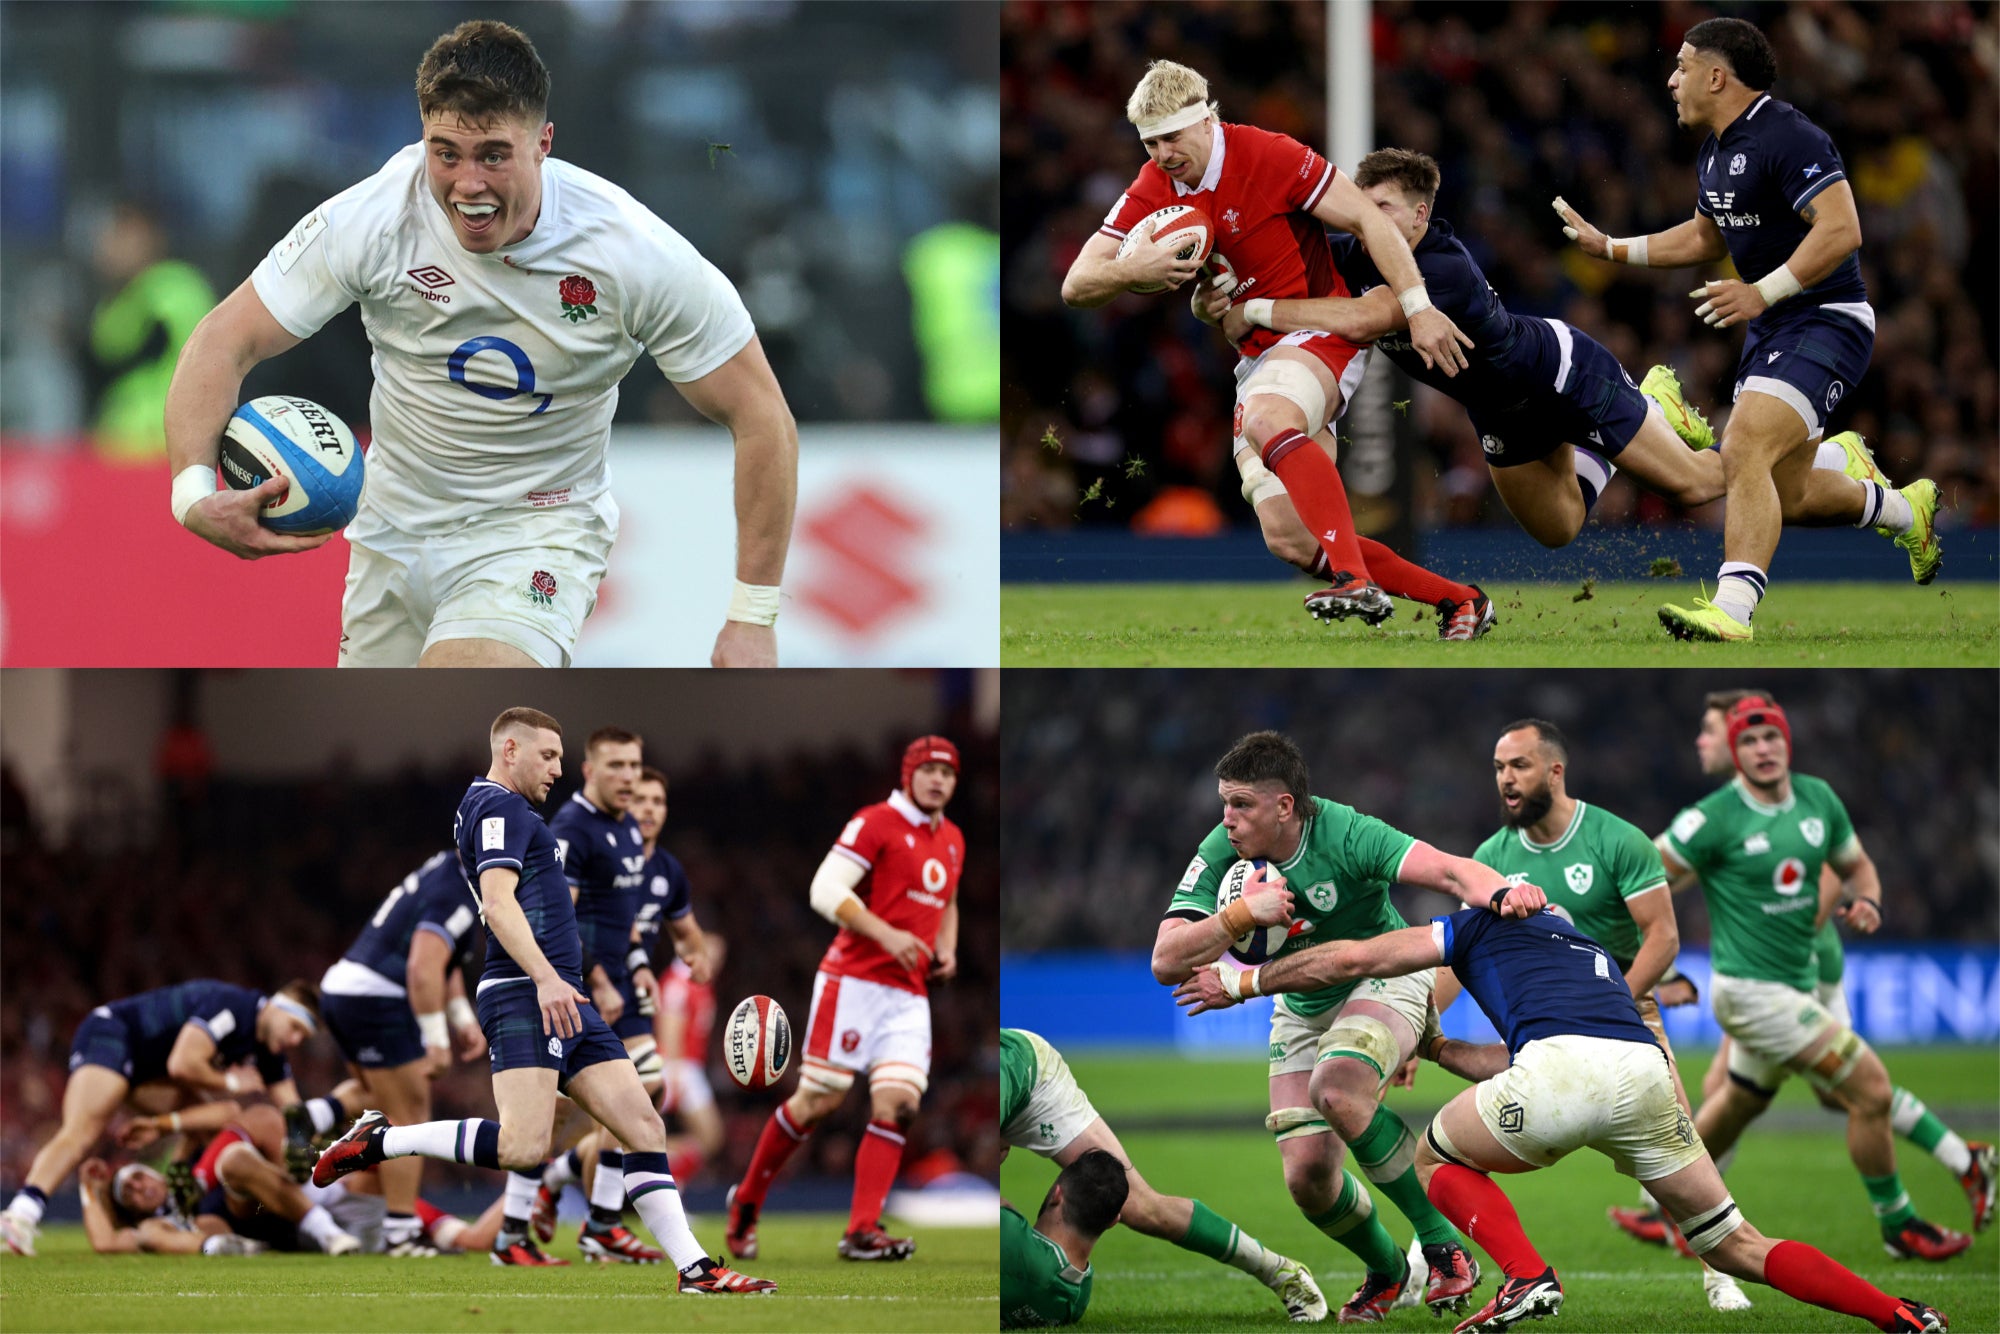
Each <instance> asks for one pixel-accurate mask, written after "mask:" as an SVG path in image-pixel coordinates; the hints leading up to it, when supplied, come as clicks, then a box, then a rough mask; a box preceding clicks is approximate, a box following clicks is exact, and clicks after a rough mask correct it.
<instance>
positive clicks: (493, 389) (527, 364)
mask: <svg viewBox="0 0 2000 1334" xmlns="http://www.w3.org/2000/svg"><path fill="white" fill-rule="evenodd" d="M482 352H498V353H500V354H501V355H502V356H504V357H506V358H507V360H509V361H511V362H513V363H514V387H513V388H512V389H505V388H502V387H501V386H499V385H491V384H474V383H473V382H472V381H471V380H468V379H466V378H465V365H466V363H467V362H469V361H471V360H472V359H473V358H474V357H476V356H478V355H479V354H480V353H482ZM444 365H445V373H446V374H447V375H449V376H451V379H452V383H454V384H457V385H462V386H463V387H465V388H467V389H470V390H471V391H472V392H473V393H475V394H477V395H479V396H480V397H481V398H491V399H497V400H499V401H501V402H505V401H506V400H507V399H510V398H518V397H519V396H520V395H522V394H526V395H527V396H528V397H530V398H539V399H541V400H542V401H541V405H540V406H538V407H537V408H536V409H535V410H534V411H533V412H531V413H529V414H528V415H529V416H531V417H539V416H541V415H542V414H543V413H544V412H547V411H548V410H549V404H550V403H552V402H554V401H555V395H554V394H538V393H536V392H535V363H534V362H532V361H529V360H528V354H527V353H526V352H523V351H522V350H521V349H520V347H519V346H518V345H516V344H514V343H510V342H508V341H507V340H506V339H504V338H501V337H499V336H498V335H495V334H482V335H481V336H480V337H478V338H468V339H466V340H465V341H464V342H463V343H460V344H459V345H458V347H457V348H456V349H455V350H453V352H452V354H451V356H450V358H449V359H447V360H446V362H445V364H444Z"/></svg>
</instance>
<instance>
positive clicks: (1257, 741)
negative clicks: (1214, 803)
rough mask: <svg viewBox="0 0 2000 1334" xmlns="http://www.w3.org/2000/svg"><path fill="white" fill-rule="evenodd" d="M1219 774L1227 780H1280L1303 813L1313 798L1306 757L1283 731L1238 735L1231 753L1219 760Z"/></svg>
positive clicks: (1216, 764)
mask: <svg viewBox="0 0 2000 1334" xmlns="http://www.w3.org/2000/svg"><path fill="white" fill-rule="evenodd" d="M1215 776H1216V777H1217V778H1219V779H1221V780H1222V781H1223V782H1225V783H1263V782H1275V783H1278V784H1279V785H1281V786H1282V787H1283V788H1284V789H1285V791H1287V792H1289V793H1291V794H1292V806H1293V808H1294V810H1295V813H1296V814H1298V815H1301V816H1303V815H1304V814H1305V812H1306V804H1307V803H1308V802H1310V801H1311V800H1312V774H1311V773H1310V772H1308V771H1307V769H1306V757H1305V756H1304V755H1302V754H1300V753H1299V748H1298V747H1297V746H1295V745H1293V744H1292V739H1291V738H1290V737H1288V736H1286V735H1284V734H1283V733H1282V732H1252V733H1250V734H1249V735H1247V736H1243V737H1239V738H1237V741H1236V744H1235V745H1233V746H1231V747H1230V748H1229V753H1228V754H1226V755H1224V756H1223V757H1222V758H1221V759H1219V760H1217V761H1216V762H1215Z"/></svg>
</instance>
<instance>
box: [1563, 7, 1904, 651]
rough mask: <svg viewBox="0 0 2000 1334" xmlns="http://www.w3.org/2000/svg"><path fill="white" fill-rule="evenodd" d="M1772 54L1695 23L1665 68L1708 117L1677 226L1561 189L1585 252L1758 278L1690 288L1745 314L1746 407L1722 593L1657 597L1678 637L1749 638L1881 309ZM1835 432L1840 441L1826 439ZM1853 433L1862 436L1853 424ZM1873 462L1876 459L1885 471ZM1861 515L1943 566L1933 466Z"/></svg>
mask: <svg viewBox="0 0 2000 1334" xmlns="http://www.w3.org/2000/svg"><path fill="white" fill-rule="evenodd" d="M1777 72H1778V66H1777V57H1776V56H1775V55H1774V54H1773V53H1772V51H1771V44H1770V43H1769V42H1768V41H1766V40H1765V38H1764V34H1763V33H1761V32H1759V31H1758V30H1757V29H1756V28H1755V27H1753V26H1752V25H1751V24H1748V23H1746V22H1744V21H1743V20H1742V19H1708V20H1706V21H1704V22H1701V23H1697V24H1696V25H1695V26H1694V27H1692V28H1690V29H1688V32H1687V38H1686V40H1685V41H1683V42H1682V43H1681V48H1680V53H1679V55H1678V57H1677V58H1676V59H1675V61H1674V72H1673V74H1672V75H1671V76H1669V78H1668V79H1667V88H1668V91H1669V92H1671V93H1672V94H1673V98H1674V104H1675V106H1676V107H1677V108H1678V119H1679V122H1680V123H1681V124H1682V125H1684V126H1687V127H1688V128H1690V129H1697V130H1706V131H1708V137H1707V138H1706V139H1705V140H1704V141H1703V142H1702V146H1701V149H1700V150H1699V152H1698V153H1697V154H1696V158H1695V172H1696V183H1697V185H1698V187H1699V189H1698V194H1697V197H1696V199H1695V213H1694V216H1693V217H1692V218H1690V219H1688V221H1686V222H1684V223H1681V224H1680V225H1679V226H1677V227H1674V228H1671V229H1670V230H1668V231H1664V232H1656V233H1653V234H1652V235H1649V236H1634V237H1609V236H1606V235H1604V233H1602V232H1600V231H1598V230H1597V229H1596V228H1595V227H1592V226H1591V225H1590V224H1589V223H1587V222H1585V221H1584V220H1583V219H1582V218H1581V217H1579V216H1578V215H1577V214H1576V213H1575V212H1574V211H1573V210H1571V209H1570V208H1569V207H1568V205H1566V204H1564V203H1563V202H1562V201H1561V200H1560V199H1558V200H1557V201H1556V211H1557V212H1558V213H1559V214H1561V215H1562V217H1563V219H1564V221H1565V223H1566V224H1567V225H1566V226H1565V227H1564V228H1563V230H1564V232H1565V233H1566V234H1567V235H1569V236H1570V238H1571V239H1573V240H1574V241H1576V243H1577V245H1578V247H1579V248H1581V249H1582V250H1583V252H1584V253H1585V254H1587V255H1592V256H1594V257H1596V258H1598V259H1608V260H1611V261H1613V262H1618V263H1625V264H1638V265H1643V266H1648V267H1651V268H1660V269H1672V268H1685V267H1687V266H1689V265H1694V264H1708V263H1713V262H1715V261H1717V260H1720V259H1725V258H1726V259H1729V260H1731V261H1732V262H1733V263H1734V265H1735V268H1736V271H1737V272H1738V273H1740V274H1758V275H1761V276H1759V277H1757V278H1756V279H1754V280H1752V281H1749V282H1740V281H1738V280H1737V279H1734V278H1718V279H1715V280H1713V281H1710V282H1706V283H1704V284H1702V285H1701V286H1700V287H1698V288H1696V289H1695V290H1694V291H1693V292H1692V293H1690V294H1689V295H1691V296H1695V297H1699V298H1701V300H1702V304H1701V305H1700V306H1699V307H1698V308H1697V309H1696V310H1695V314H1697V315H1699V316H1701V317H1702V318H1703V319H1704V320H1705V321H1707V322H1708V323H1709V324H1711V325H1714V326H1716V327H1717V328H1730V327H1732V326H1734V325H1738V324H1747V325H1748V328H1749V333H1748V336H1747V337H1746V338H1745V339H1744V340H1743V351H1742V353H1741V357H1740V360H1739V361H1738V363H1737V380H1736V394H1735V401H1736V409H1735V411H1733V412H1731V413H1730V414H1729V421H1728V423H1727V424H1726V425H1725V426H1724V427H1723V432H1722V465H1723V473H1724V477H1725V482H1726V486H1727V493H1728V508H1727V511H1726V517H1725V521H1724V522H1725V527H1724V530H1723V533H1724V536H1723V557H1724V559H1723V562H1722V569H1721V571H1720V573H1719V574H1718V575H1717V578H1716V593H1715V600H1714V601H1713V602H1711V601H1709V600H1708V599H1707V598H1705V597H1704V598H1696V599H1695V600H1694V607H1693V608H1692V609H1689V608H1684V607H1678V606H1673V605H1668V606H1664V607H1662V608H1660V622H1661V624H1663V625H1664V626H1666V627H1667V629H1668V631H1669V632H1670V633H1672V634H1673V636H1674V637H1675V638H1676V639H1708V640H1747V639H1749V638H1750V637H1751V633H1752V632H1751V628H1750V618H1751V615H1752V613H1754V612H1755V611H1756V609H1757V603H1758V602H1759V600H1760V599H1762V598H1763V596H1764V592H1765V588H1766V585H1767V583H1768V582H1769V580H1768V575H1767V571H1768V570H1769V569H1770V565H1771V557H1772V555H1773V554H1774V553H1775V552H1776V551H1777V549H1778V528H1779V525H1780V523H1781V522H1782V516H1783V514H1785V513H1787V512H1796V510H1797V508H1798V506H1799V504H1800V501H1801V497H1802V495H1803V492H1804V489H1805V486H1806V480H1807V476H1808V474H1809V473H1810V472H1811V471H1812V469H1813V464H1814V459H1815V453H1816V451H1815V448H1814V447H1815V446H1817V445H1818V444H1819V440H1820V435H1821V433H1822V432H1823V431H1824V430H1825V427H1826V419H1827V417H1828V416H1829V415H1831V413H1832V412H1833V410H1834V408H1835V407H1836V406H1837V405H1838V404H1839V402H1840V400H1841V398H1842V396H1843V395H1845V394H1846V393H1848V392H1849V391H1851V390H1852V389H1853V388H1854V386H1855V385H1856V384H1857V383H1859V382H1860V380H1861V377H1862V376H1863V375H1865V374H1867V373H1868V358H1869V353H1870V352H1871V351H1872V349H1873V348H1874V345H1875V311H1874V308H1873V307H1872V306H1870V305H1869V304H1868V289H1867V287H1866V286H1865V285H1864V284H1863V282H1862V279H1861V261H1860V250H1861V220H1860V218H1859V217H1858V216H1857V214H1856V212H1855V205H1854V191H1853V190H1852V189H1851V188H1850V187H1849V186H1848V183H1847V172H1846V169H1845V167H1844V166H1843V164H1842V162H1841V159H1840V153H1839V151H1838V150H1836V149H1835V148H1834V146H1833V141H1832V140H1831V139H1829V138H1827V136H1826V133H1825V131H1823V130H1821V129H1820V128H1819V127H1818V126H1817V125H1814V124H1813V123H1812V122H1811V121H1809V120H1807V119H1806V118H1805V117H1804V116H1803V115H1801V114H1800V113H1799V111H1798V109H1797V108H1795V107H1793V106H1792V105H1791V104H1790V103H1787V102H1780V101H1778V100H1777V99H1775V98H1773V97H1772V96H1771V95H1770V93H1768V92H1767V91H1765V90H1766V89H1768V88H1769V87H1770V86H1771V84H1772V83H1773V82H1774V81H1775V80H1776V78H1777ZM1828 443H1829V444H1831V443H1832V442H1831V441H1829V442H1828ZM1853 443H1854V447H1855V448H1856V449H1857V450H1859V449H1860V448H1861V446H1860V444H1859V440H1858V438H1857V439H1856V440H1855V441H1854V442H1853ZM1877 475H1878V476H1879V474H1877ZM1863 486H1864V488H1865V489H1866V491H1867V502H1866V504H1865V506H1864V508H1863V512H1862V515H1861V518H1860V520H1859V522H1858V523H1857V524H1856V526H1857V527H1863V526H1869V527H1872V526H1881V527H1885V528H1888V529H1890V530H1892V531H1895V532H1897V533H1900V534H1902V536H1900V537H1898V539H1897V542H1898V545H1901V546H1903V547H1905V548H1906V549H1908V551H1909V553H1910V568H1911V572H1912V573H1913V574H1914V575H1915V576H1916V579H1917V582H1918V583H1920V584H1927V583H1929V582H1930V581H1931V580H1932V579H1933V578H1934V577H1935V576H1936V574H1937V570H1938V566H1939V565H1940V564H1941V563H1942V559H1941V557H1940V556H1939V553H1938V544H1937V532H1936V526H1935V520H1936V514H1937V503H1938V494H1937V487H1936V485H1935V484H1933V483H1931V482H1928V481H1919V482H1915V483H1912V484H1911V485H1910V486H1908V487H1905V488H1904V489H1903V490H1901V491H1892V490H1890V489H1889V488H1888V487H1886V486H1884V485H1882V484H1881V483H1880V482H1877V481H1873V480H1871V481H1866V482H1864V483H1863Z"/></svg>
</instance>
